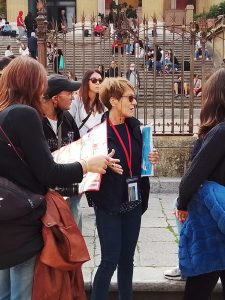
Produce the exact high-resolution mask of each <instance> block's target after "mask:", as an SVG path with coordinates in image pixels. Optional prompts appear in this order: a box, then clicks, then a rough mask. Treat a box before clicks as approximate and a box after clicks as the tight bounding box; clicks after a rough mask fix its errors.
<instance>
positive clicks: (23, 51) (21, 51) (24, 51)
mask: <svg viewBox="0 0 225 300" xmlns="http://www.w3.org/2000/svg"><path fill="white" fill-rule="evenodd" d="M19 53H20V54H21V55H29V54H30V52H29V49H28V48H26V49H25V50H23V49H22V48H21V47H20V48H19Z"/></svg>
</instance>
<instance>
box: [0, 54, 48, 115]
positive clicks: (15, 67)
mask: <svg viewBox="0 0 225 300" xmlns="http://www.w3.org/2000/svg"><path fill="white" fill-rule="evenodd" d="M46 89H47V74H46V71H45V69H44V67H43V66H42V65H41V64H40V63H39V62H37V61H36V60H35V59H33V58H30V57H27V56H19V57H17V58H15V59H14V60H12V61H11V62H10V63H9V64H8V66H7V67H6V68H5V69H4V70H3V72H2V76H1V78H0V111H2V110H3V109H5V108H6V107H8V106H10V105H12V104H15V103H19V104H26V105H29V106H32V107H34V108H35V109H37V110H38V112H40V111H41V110H40V100H41V97H42V95H43V93H44V92H45V91H46Z"/></svg>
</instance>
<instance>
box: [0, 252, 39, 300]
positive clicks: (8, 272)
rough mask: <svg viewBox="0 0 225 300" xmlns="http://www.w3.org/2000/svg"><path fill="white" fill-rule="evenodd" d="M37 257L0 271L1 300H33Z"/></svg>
mask: <svg viewBox="0 0 225 300" xmlns="http://www.w3.org/2000/svg"><path fill="white" fill-rule="evenodd" d="M35 261H36V256H34V257H32V258H30V259H28V260H26V261H25V262H23V263H21V264H19V265H16V266H14V267H11V268H9V269H5V270H0V300H31V296H32V287H33V277H34V266H35Z"/></svg>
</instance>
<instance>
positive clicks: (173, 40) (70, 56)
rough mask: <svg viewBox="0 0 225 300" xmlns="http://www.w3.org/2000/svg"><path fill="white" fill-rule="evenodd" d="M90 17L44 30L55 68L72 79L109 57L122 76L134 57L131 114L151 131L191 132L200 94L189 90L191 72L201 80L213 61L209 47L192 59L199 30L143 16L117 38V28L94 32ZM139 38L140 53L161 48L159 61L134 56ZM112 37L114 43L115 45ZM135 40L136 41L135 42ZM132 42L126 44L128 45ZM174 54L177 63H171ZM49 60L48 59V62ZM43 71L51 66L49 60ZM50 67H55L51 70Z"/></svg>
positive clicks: (106, 65)
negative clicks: (55, 54) (57, 57)
mask: <svg viewBox="0 0 225 300" xmlns="http://www.w3.org/2000/svg"><path fill="white" fill-rule="evenodd" d="M95 24H96V23H95V21H94V19H93V20H92V21H91V22H89V23H87V22H85V20H83V22H82V23H81V24H80V25H78V24H76V25H75V24H74V25H73V27H72V28H69V29H68V32H67V33H60V32H58V31H57V30H51V31H50V32H48V38H47V40H48V41H50V42H51V43H52V44H54V45H55V51H56V49H61V50H62V52H63V58H64V68H63V70H59V69H57V72H61V73H63V74H67V73H68V72H70V73H71V74H75V75H76V76H77V77H78V80H81V79H82V76H83V74H84V72H85V71H86V70H87V69H93V68H94V69H95V68H97V66H98V65H103V66H104V68H105V71H106V70H107V69H108V68H109V67H110V62H111V61H112V60H114V61H116V63H117V65H118V69H119V71H121V72H122V76H126V72H127V70H128V69H129V66H130V63H135V65H136V70H137V71H138V72H139V74H140V79H141V86H140V88H139V87H138V86H136V89H137V101H138V106H137V117H138V118H139V119H140V120H141V121H142V122H143V124H148V123H152V124H153V128H154V133H155V134H182V135H183V134H193V133H194V132H196V130H197V126H198V120H199V112H200V108H201V97H196V96H194V93H193V88H194V74H198V75H199V77H200V78H201V79H202V81H203V83H204V81H205V78H206V76H207V75H208V74H209V73H210V71H211V70H212V67H213V62H212V59H213V53H211V59H210V60H206V56H205V52H204V53H203V54H202V57H201V58H200V59H199V60H195V50H196V44H197V42H198V43H201V48H202V49H203V50H205V48H206V42H207V40H206V39H205V36H203V35H202V33H200V34H199V32H198V31H197V30H196V26H195V24H194V23H193V24H191V25H190V26H188V27H186V26H184V25H180V26H176V25H175V24H172V25H171V26H170V27H167V26H166V24H165V23H161V24H156V23H150V22H148V21H146V20H145V21H144V22H143V23H142V24H139V23H138V24H137V27H136V28H132V30H129V31H128V34H127V35H126V40H124V39H122V40H121V39H120V40H118V33H117V34H116V31H115V32H113V31H110V27H108V28H106V30H105V32H104V34H101V35H100V36H96V33H95ZM138 40H141V41H142V45H143V48H144V50H145V53H147V52H148V51H149V49H152V50H153V51H154V53H156V51H157V48H158V47H160V48H161V50H162V53H163V54H162V61H163V63H162V64H161V67H160V69H159V63H158V61H157V57H156V55H154V57H153V61H152V62H153V66H152V68H151V69H148V66H147V63H146V54H145V56H144V57H138V52H137V49H138V47H137V44H136V42H137V41H138ZM116 42H117V46H116V47H115V48H113V45H114V46H115V45H116ZM140 44H141V43H140ZM126 45H133V48H134V49H135V50H134V53H133V54H129V53H128V51H126V50H127V49H128V47H126ZM131 47H132V46H131ZM169 49H170V50H171V52H173V55H172V67H171V68H170V69H168V67H167V66H166V65H165V59H166V53H167V51H168V50H169ZM175 57H176V58H177V59H178V61H179V66H178V67H177V66H175V65H176V64H175ZM53 65H54V64H53ZM48 69H49V72H53V69H52V68H51V65H50V66H49V67H48ZM54 71H56V70H54ZM178 76H181V78H182V83H181V89H180V91H179V95H178V96H176V95H175V93H174V83H175V82H176V80H177V77H178ZM184 83H185V84H186V86H187V87H188V90H189V91H188V98H186V97H185V89H184V85H183V84H184Z"/></svg>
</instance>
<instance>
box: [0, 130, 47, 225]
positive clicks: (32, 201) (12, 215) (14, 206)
mask: <svg viewBox="0 0 225 300" xmlns="http://www.w3.org/2000/svg"><path fill="white" fill-rule="evenodd" d="M0 132H1V133H2V135H3V137H4V139H5V141H6V142H7V144H8V145H9V147H11V148H12V149H13V150H14V152H15V154H16V155H17V156H18V158H19V159H20V160H21V161H22V162H23V163H24V164H26V163H25V161H24V160H23V159H22V157H21V155H20V154H19V153H18V151H17V150H16V148H15V146H14V145H13V143H12V142H11V140H10V139H9V137H8V136H7V134H6V133H5V131H4V130H3V129H2V127H1V126H0ZM44 198H45V196H44V195H39V194H35V193H33V192H31V191H29V190H27V189H25V188H23V187H21V186H19V185H18V184H15V183H13V182H12V181H10V180H8V179H7V178H5V177H0V221H7V220H13V219H16V218H21V217H23V216H25V215H27V214H29V213H31V212H32V211H33V210H35V209H36V208H37V207H38V206H39V205H40V204H41V203H42V201H43V200H44Z"/></svg>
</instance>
